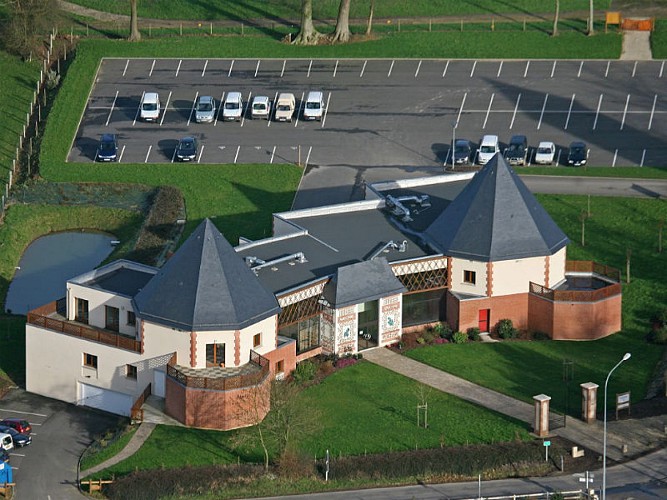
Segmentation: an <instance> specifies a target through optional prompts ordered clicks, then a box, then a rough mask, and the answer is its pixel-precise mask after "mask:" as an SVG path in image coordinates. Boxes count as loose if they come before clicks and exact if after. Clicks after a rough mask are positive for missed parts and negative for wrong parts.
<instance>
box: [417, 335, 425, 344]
mask: <svg viewBox="0 0 667 500" xmlns="http://www.w3.org/2000/svg"><path fill="white" fill-rule="evenodd" d="M417 343H418V344H419V345H424V344H425V343H426V340H424V337H417Z"/></svg>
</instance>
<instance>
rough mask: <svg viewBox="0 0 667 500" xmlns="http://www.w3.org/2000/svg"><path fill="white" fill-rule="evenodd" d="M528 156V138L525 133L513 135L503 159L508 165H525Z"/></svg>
mask: <svg viewBox="0 0 667 500" xmlns="http://www.w3.org/2000/svg"><path fill="white" fill-rule="evenodd" d="M527 157H528V139H527V138H526V136H525V135H513V136H512V138H511V139H510V142H509V145H508V146H507V149H506V150H505V159H506V160H507V163H509V164H510V165H525V164H526V158H527Z"/></svg>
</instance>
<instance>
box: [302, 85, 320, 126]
mask: <svg viewBox="0 0 667 500" xmlns="http://www.w3.org/2000/svg"><path fill="white" fill-rule="evenodd" d="M323 114H324V95H323V94H322V92H319V91H313V92H308V96H307V97H306V104H305V105H304V107H303V119H304V120H317V121H322V115H323Z"/></svg>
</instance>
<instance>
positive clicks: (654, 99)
mask: <svg viewBox="0 0 667 500" xmlns="http://www.w3.org/2000/svg"><path fill="white" fill-rule="evenodd" d="M657 101H658V94H656V95H654V96H653V107H652V108H651V118H649V120H648V130H651V126H652V125H653V114H654V113H655V103H656V102H657Z"/></svg>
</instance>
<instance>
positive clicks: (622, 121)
mask: <svg viewBox="0 0 667 500" xmlns="http://www.w3.org/2000/svg"><path fill="white" fill-rule="evenodd" d="M628 104H630V94H628V97H626V98H625V108H624V109H623V119H622V120H621V128H620V130H623V127H624V126H625V115H627V114H628Z"/></svg>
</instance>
